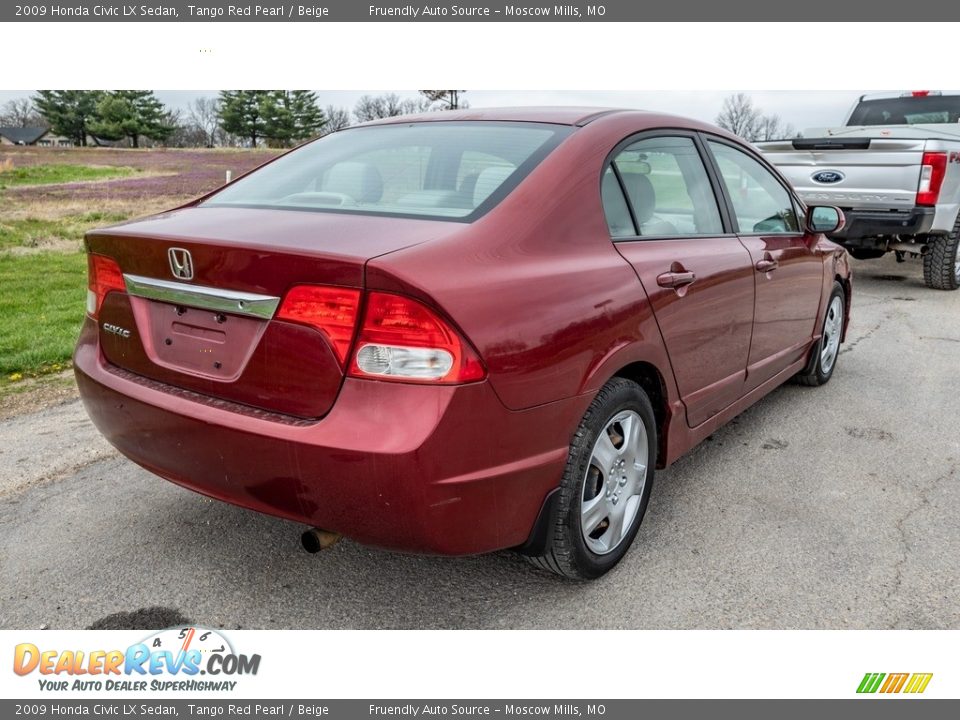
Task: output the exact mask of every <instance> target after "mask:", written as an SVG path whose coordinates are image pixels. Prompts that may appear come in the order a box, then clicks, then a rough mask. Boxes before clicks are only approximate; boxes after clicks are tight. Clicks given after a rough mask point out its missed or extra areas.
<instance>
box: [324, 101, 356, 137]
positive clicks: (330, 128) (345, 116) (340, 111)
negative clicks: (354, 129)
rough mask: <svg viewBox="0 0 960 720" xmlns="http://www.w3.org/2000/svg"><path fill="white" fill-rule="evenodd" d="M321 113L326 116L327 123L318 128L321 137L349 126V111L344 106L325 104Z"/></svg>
mask: <svg viewBox="0 0 960 720" xmlns="http://www.w3.org/2000/svg"><path fill="white" fill-rule="evenodd" d="M323 114H324V116H325V117H326V118H327V123H326V125H324V126H323V127H322V128H321V129H320V135H321V137H322V136H323V135H329V134H330V133H332V132H336V131H337V130H343V129H344V128H346V127H350V111H349V110H347V109H346V108H342V107H336V106H335V105H327V106H326V107H325V108H324V109H323Z"/></svg>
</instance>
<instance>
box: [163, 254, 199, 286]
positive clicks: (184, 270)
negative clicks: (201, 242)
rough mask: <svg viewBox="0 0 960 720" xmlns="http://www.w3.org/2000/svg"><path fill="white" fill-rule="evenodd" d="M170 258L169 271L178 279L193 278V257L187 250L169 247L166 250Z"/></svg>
mask: <svg viewBox="0 0 960 720" xmlns="http://www.w3.org/2000/svg"><path fill="white" fill-rule="evenodd" d="M167 257H168V258H169V259H170V272H172V273H173V276H174V277H175V278H178V279H179V280H193V258H192V257H191V256H190V251H189V250H184V249H183V248H170V249H169V250H167Z"/></svg>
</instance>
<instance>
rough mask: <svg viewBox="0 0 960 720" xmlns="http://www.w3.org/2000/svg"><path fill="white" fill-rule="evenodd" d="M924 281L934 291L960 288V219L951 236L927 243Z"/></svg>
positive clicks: (924, 256)
mask: <svg viewBox="0 0 960 720" xmlns="http://www.w3.org/2000/svg"><path fill="white" fill-rule="evenodd" d="M923 281H924V282H925V283H926V285H927V287H928V288H932V289H934V290H956V289H957V288H960V217H957V222H956V223H955V224H954V226H953V232H951V233H950V234H949V235H940V236H938V237H936V238H934V239H932V240H931V241H929V242H928V243H927V252H925V253H924V255H923Z"/></svg>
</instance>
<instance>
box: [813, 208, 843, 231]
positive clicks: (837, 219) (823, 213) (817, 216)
mask: <svg viewBox="0 0 960 720" xmlns="http://www.w3.org/2000/svg"><path fill="white" fill-rule="evenodd" d="M845 223H846V218H844V217H843V211H842V210H841V209H840V208H836V207H833V206H832V205H815V206H814V207H811V208H808V209H807V230H809V231H810V232H814V233H824V234H825V235H829V234H830V233H835V232H837V231H838V230H841V229H842V228H843V226H844V224H845Z"/></svg>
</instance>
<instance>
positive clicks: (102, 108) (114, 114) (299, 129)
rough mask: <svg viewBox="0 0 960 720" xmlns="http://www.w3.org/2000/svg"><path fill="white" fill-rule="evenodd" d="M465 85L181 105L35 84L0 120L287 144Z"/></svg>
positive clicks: (257, 93)
mask: <svg viewBox="0 0 960 720" xmlns="http://www.w3.org/2000/svg"><path fill="white" fill-rule="evenodd" d="M464 92H466V91H465V90H420V91H419V94H418V96H417V97H416V98H405V99H402V98H400V96H399V95H397V94H395V93H386V94H382V95H364V96H363V97H361V98H360V99H359V100H358V101H357V103H356V105H355V106H354V107H353V109H352V110H350V109H347V108H342V107H335V106H332V105H328V106H326V107H320V105H319V101H318V98H317V95H316V93H315V92H312V91H310V90H224V91H222V92H220V93H219V95H218V96H216V97H201V98H197V99H195V100H193V101H191V102H190V103H189V105H188V106H187V107H186V108H185V109H174V108H169V107H166V106H165V105H164V104H163V103H162V102H161V101H160V100H159V98H157V96H156V95H155V93H153V92H152V91H149V90H41V91H39V92H37V93H36V94H35V95H33V96H32V97H31V98H19V99H16V100H11V101H9V102H7V103H6V104H4V106H3V107H2V108H0V126H13V127H35V126H44V127H49V128H50V129H51V131H52V132H53V133H55V134H57V135H61V136H63V137H66V138H69V139H70V140H72V141H73V143H74V144H75V145H79V146H86V145H113V146H116V145H121V146H127V147H134V148H137V147H156V146H162V147H258V146H267V147H277V148H282V147H291V146H293V145H296V144H297V143H300V142H303V141H305V140H309V139H311V138H314V137H318V136H321V135H326V134H328V133H331V132H334V131H336V130H340V129H342V128H345V127H348V126H349V125H351V124H352V123H354V122H367V121H369V120H376V119H379V118H385V117H393V116H396V115H404V114H408V113H412V112H427V111H432V110H447V109H456V108H458V107H466V106H467V105H466V103H464V101H463V98H462V95H463V93H464Z"/></svg>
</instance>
